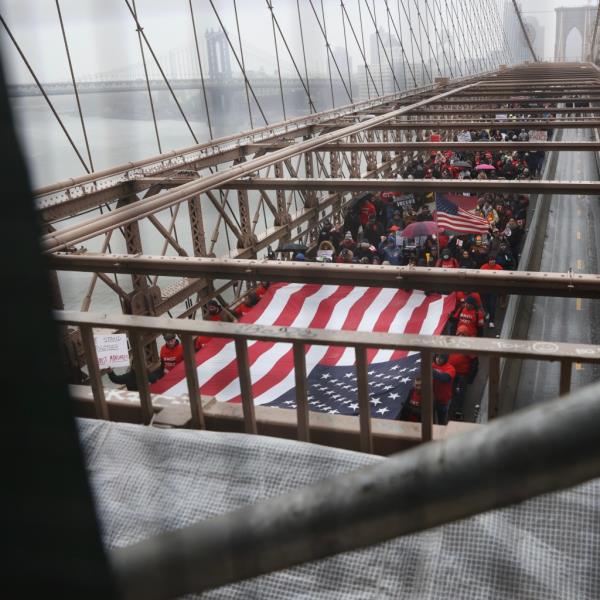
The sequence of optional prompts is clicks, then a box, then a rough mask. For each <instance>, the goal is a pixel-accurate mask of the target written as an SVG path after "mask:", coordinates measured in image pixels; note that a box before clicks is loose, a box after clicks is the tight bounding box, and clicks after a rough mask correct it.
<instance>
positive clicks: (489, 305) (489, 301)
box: [480, 254, 503, 329]
mask: <svg viewBox="0 0 600 600" xmlns="http://www.w3.org/2000/svg"><path fill="white" fill-rule="evenodd" d="M480 268H481V270H482V271H502V270H503V269H502V267H501V266H500V265H499V264H497V263H496V257H495V256H494V255H493V254H490V256H489V258H488V261H487V263H485V264H483V265H481V267H480ZM481 300H482V301H483V308H484V309H485V313H486V314H485V319H486V320H487V322H488V327H489V328H490V329H494V327H495V325H494V320H495V318H496V304H497V303H498V297H497V296H496V294H490V293H487V294H481Z"/></svg>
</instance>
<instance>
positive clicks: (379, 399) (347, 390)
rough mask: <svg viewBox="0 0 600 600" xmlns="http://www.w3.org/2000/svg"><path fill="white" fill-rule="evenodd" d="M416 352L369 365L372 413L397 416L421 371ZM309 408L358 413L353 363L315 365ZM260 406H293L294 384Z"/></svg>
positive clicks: (389, 416) (376, 416)
mask: <svg viewBox="0 0 600 600" xmlns="http://www.w3.org/2000/svg"><path fill="white" fill-rule="evenodd" d="M420 362H421V359H420V356H419V354H413V355H411V356H407V357H405V358H402V359H400V360H393V361H387V362H381V363H372V364H370V365H369V366H368V370H367V376H368V382H369V404H370V406H371V416H372V417H374V418H378V419H396V418H398V416H399V415H400V411H401V410H402V407H403V405H404V403H405V402H406V400H407V398H408V394H409V393H410V390H411V389H412V387H413V384H414V380H415V378H416V377H419V376H420V374H421V367H420ZM308 403H309V408H310V410H313V411H317V412H325V413H329V414H334V415H335V414H337V415H358V414H359V410H358V383H357V379H356V367H355V366H354V365H351V366H340V367H338V366H326V365H320V364H319V365H317V366H316V367H315V368H314V369H313V370H312V372H311V373H310V375H309V376H308ZM263 406H276V407H279V408H293V409H295V408H296V392H295V388H293V389H291V390H288V391H287V392H285V394H282V395H281V396H279V398H276V399H275V400H273V401H272V402H269V403H268V404H264V405H263Z"/></svg>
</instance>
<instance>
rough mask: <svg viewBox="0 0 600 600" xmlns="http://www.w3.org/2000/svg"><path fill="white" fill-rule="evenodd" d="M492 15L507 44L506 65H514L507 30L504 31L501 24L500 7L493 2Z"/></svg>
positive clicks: (505, 51) (505, 47) (505, 49)
mask: <svg viewBox="0 0 600 600" xmlns="http://www.w3.org/2000/svg"><path fill="white" fill-rule="evenodd" d="M488 4H489V2H488ZM491 13H492V14H493V15H494V21H495V23H496V27H498V29H500V31H502V37H504V42H505V46H504V57H505V61H506V64H512V57H511V46H510V44H509V42H508V36H507V35H506V30H505V29H504V27H502V24H501V23H500V14H499V13H498V7H497V5H496V3H495V2H492V10H491Z"/></svg>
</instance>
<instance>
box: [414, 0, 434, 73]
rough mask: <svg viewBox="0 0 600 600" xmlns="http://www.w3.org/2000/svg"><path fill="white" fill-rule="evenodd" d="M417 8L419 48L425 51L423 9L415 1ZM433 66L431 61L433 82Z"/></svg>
mask: <svg viewBox="0 0 600 600" xmlns="http://www.w3.org/2000/svg"><path fill="white" fill-rule="evenodd" d="M415 8H416V10H417V27H418V30H419V48H420V49H421V52H423V32H422V26H423V19H422V18H421V11H420V10H419V5H418V4H417V3H416V2H415ZM423 63H425V57H423ZM432 71H433V67H432V65H431V63H429V82H430V83H433V72H432Z"/></svg>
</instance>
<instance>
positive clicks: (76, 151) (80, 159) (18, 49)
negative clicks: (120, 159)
mask: <svg viewBox="0 0 600 600" xmlns="http://www.w3.org/2000/svg"><path fill="white" fill-rule="evenodd" d="M0 22H1V23H2V25H3V27H4V29H5V30H6V33H8V36H9V37H10V39H11V41H12V43H13V45H14V47H15V49H16V50H17V52H18V53H19V55H20V56H21V59H22V60H23V62H24V63H25V66H26V67H27V70H28V71H29V74H30V75H31V76H32V77H33V80H34V81H35V84H36V86H37V87H38V89H39V90H40V92H41V94H42V96H44V99H45V100H46V103H47V104H48V106H49V107H50V110H51V111H52V114H53V115H54V117H55V118H56V120H57V122H58V124H59V125H60V127H61V129H62V130H63V133H64V134H65V136H66V137H67V139H68V140H69V143H70V144H71V147H72V148H73V150H74V152H75V154H76V155H77V158H78V159H79V162H81V164H82V166H83V168H84V169H85V172H86V173H90V172H91V171H90V168H89V167H88V165H87V164H86V162H85V160H84V159H83V156H81V153H80V152H79V150H78V148H77V145H76V144H75V142H74V141H73V138H72V137H71V135H70V134H69V132H68V131H67V128H66V127H65V124H64V123H63V122H62V119H61V118H60V116H59V115H58V112H57V111H56V109H55V108H54V104H52V101H51V100H50V98H49V97H48V94H47V93H46V90H45V89H44V86H43V85H42V84H41V83H40V80H39V79H38V77H37V75H36V74H35V71H34V70H33V67H32V66H31V64H30V63H29V61H28V60H27V57H26V56H25V54H24V53H23V50H21V47H20V46H19V44H18V43H17V40H16V39H15V37H14V35H13V34H12V31H11V30H10V28H9V26H8V24H7V23H6V21H5V20H4V17H3V16H2V15H0Z"/></svg>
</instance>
